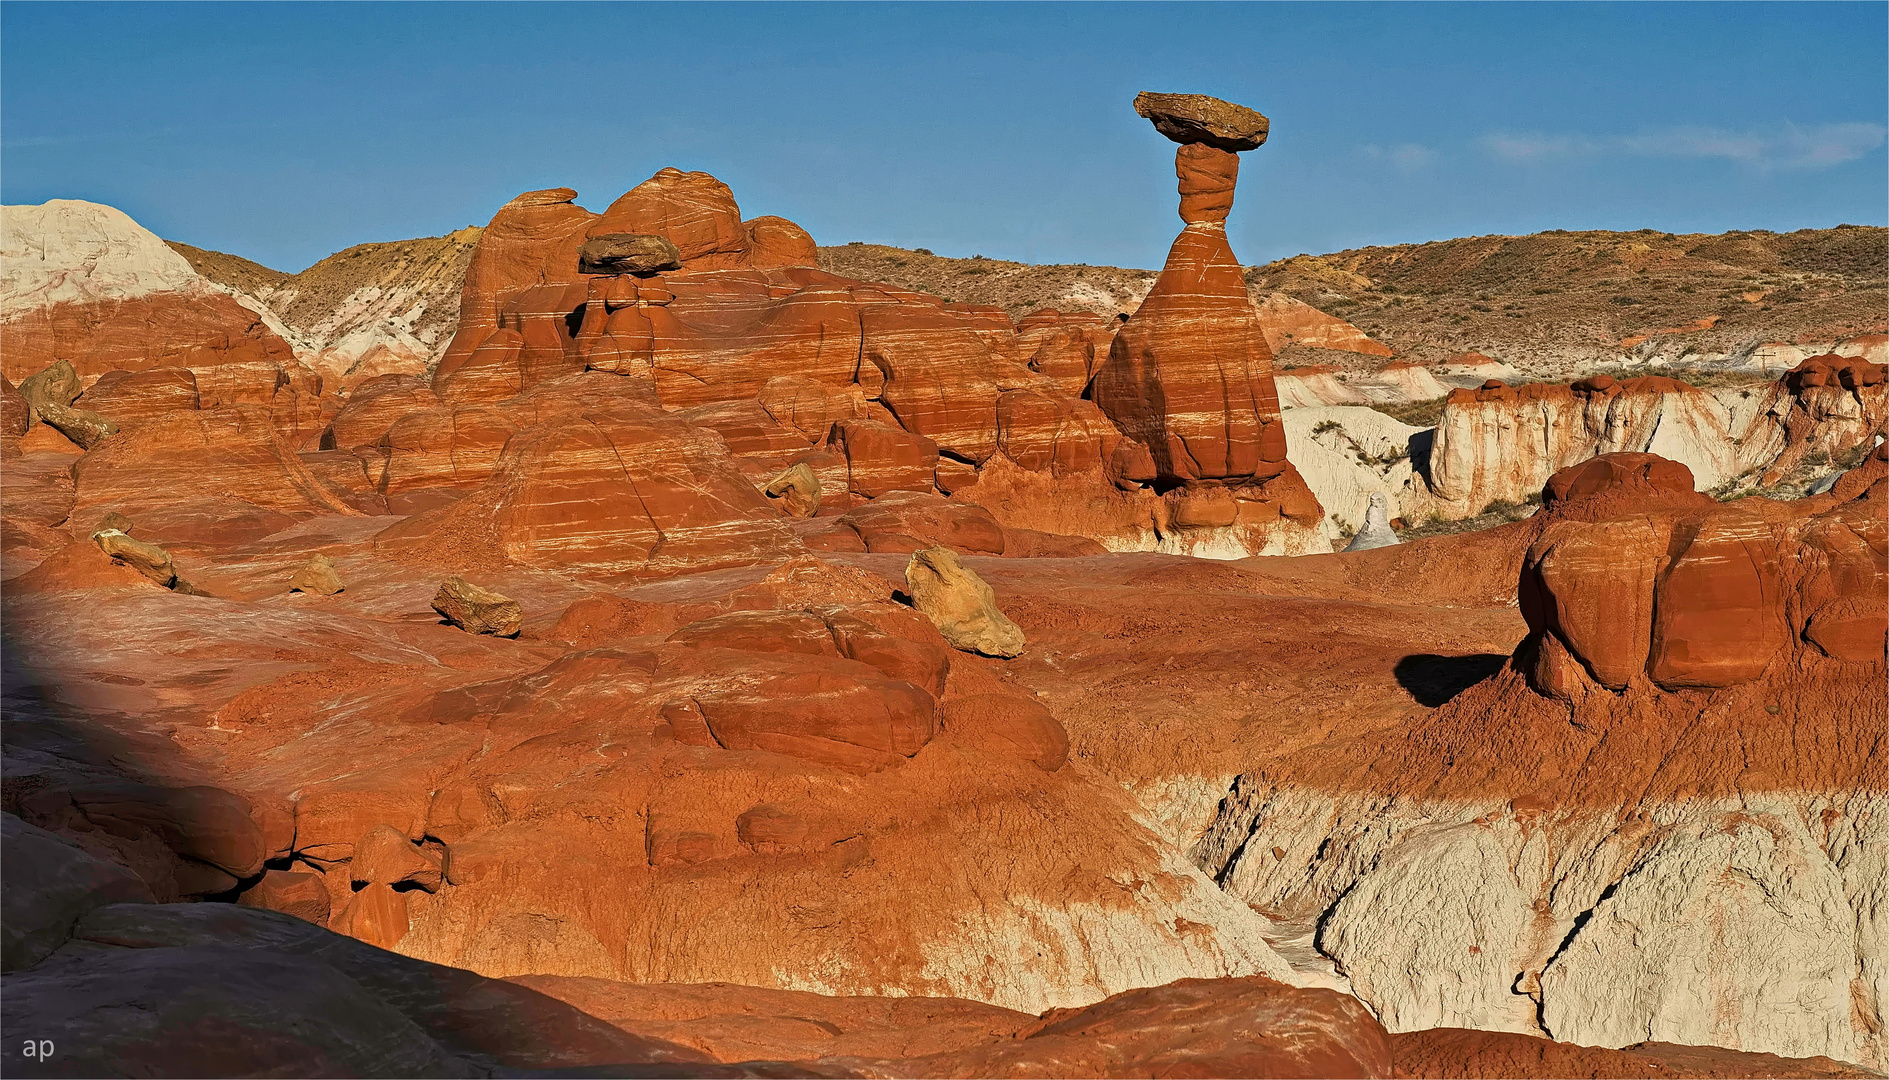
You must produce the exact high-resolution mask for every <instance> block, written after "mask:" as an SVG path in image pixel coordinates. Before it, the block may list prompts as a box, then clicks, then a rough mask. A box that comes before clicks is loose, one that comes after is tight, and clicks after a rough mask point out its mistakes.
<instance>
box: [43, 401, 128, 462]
mask: <svg viewBox="0 0 1889 1080" xmlns="http://www.w3.org/2000/svg"><path fill="white" fill-rule="evenodd" d="M38 412H39V418H40V419H41V420H44V421H46V423H47V424H49V425H51V426H52V427H53V428H54V429H55V430H56V431H58V432H59V434H61V435H64V436H65V437H66V438H68V439H71V440H72V441H73V442H74V443H77V444H78V445H79V446H80V447H81V448H83V449H86V450H90V449H91V448H93V447H94V446H97V445H98V444H99V443H101V442H103V441H105V439H106V437H107V436H111V435H116V434H118V425H117V424H114V423H112V422H111V421H110V420H107V419H106V418H105V417H103V416H100V415H99V414H98V413H95V412H90V411H88V410H85V409H74V408H71V407H69V406H65V405H59V404H55V403H53V402H47V403H46V404H45V405H43V406H40V407H39V409H38Z"/></svg>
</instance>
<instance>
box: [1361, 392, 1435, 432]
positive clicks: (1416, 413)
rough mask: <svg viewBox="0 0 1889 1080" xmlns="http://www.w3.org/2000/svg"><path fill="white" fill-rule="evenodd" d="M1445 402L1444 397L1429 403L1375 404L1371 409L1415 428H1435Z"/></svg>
mask: <svg viewBox="0 0 1889 1080" xmlns="http://www.w3.org/2000/svg"><path fill="white" fill-rule="evenodd" d="M1447 400H1449V399H1448V398H1446V397H1440V398H1431V399H1430V400H1429V401H1403V402H1396V403H1391V402H1377V403H1374V404H1372V406H1371V408H1373V409H1376V410H1377V411H1378V412H1381V413H1383V414H1384V415H1385V416H1388V417H1391V418H1392V419H1394V420H1397V421H1400V422H1402V423H1405V424H1410V425H1413V426H1415V427H1435V426H1436V423H1437V421H1438V420H1440V419H1441V418H1442V416H1443V403H1444V402H1445V401H1447Z"/></svg>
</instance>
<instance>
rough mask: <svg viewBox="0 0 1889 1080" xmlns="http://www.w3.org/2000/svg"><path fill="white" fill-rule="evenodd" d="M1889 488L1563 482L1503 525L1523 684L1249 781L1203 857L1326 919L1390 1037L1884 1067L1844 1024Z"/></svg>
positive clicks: (1668, 478) (1858, 892)
mask: <svg viewBox="0 0 1889 1080" xmlns="http://www.w3.org/2000/svg"><path fill="white" fill-rule="evenodd" d="M1886 477H1889V463H1886V462H1885V461H1884V458H1883V455H1882V453H1881V452H1880V451H1879V452H1878V453H1876V454H1874V455H1872V457H1871V458H1870V460H1868V461H1867V462H1865V463H1864V464H1863V465H1862V466H1860V467H1859V468H1857V469H1855V470H1852V471H1851V472H1850V473H1849V474H1847V475H1845V476H1844V477H1843V478H1842V480H1841V481H1840V482H1839V483H1838V484H1837V486H1836V488H1835V489H1834V490H1833V491H1832V492H1830V493H1828V494H1826V495H1820V496H1816V497H1813V498H1808V499H1803V500H1800V501H1797V502H1773V501H1771V500H1766V499H1759V498H1746V499H1741V500H1737V501H1734V502H1730V503H1726V504H1719V503H1716V502H1714V501H1712V500H1710V499H1708V498H1705V497H1703V496H1700V495H1698V494H1697V493H1695V492H1693V491H1692V490H1691V483H1690V477H1689V476H1688V475H1686V473H1685V471H1684V470H1683V469H1682V468H1680V467H1679V466H1677V465H1676V464H1675V463H1672V462H1668V461H1663V460H1661V459H1658V458H1655V457H1652V456H1650V455H1610V456H1608V457H1603V458H1600V459H1597V460H1595V461H1592V462H1587V463H1584V464H1582V465H1579V466H1576V467H1574V468H1571V469H1568V470H1564V471H1562V472H1561V473H1558V474H1557V475H1556V476H1555V477H1554V478H1553V480H1552V481H1551V482H1550V484H1549V487H1548V491H1547V493H1546V496H1545V498H1544V510H1543V512H1542V513H1540V514H1538V515H1537V516H1536V518H1534V519H1530V520H1529V521H1527V522H1520V523H1517V524H1516V525H1514V526H1510V527H1508V528H1510V529H1512V530H1515V536H1514V537H1513V539H1524V540H1528V541H1529V546H1528V549H1527V553H1526V556H1525V559H1524V562H1523V566H1522V570H1521V588H1520V592H1521V597H1520V603H1521V612H1522V614H1523V615H1524V616H1525V617H1526V620H1527V622H1528V627H1529V633H1528V634H1527V636H1526V637H1524V639H1523V640H1522V642H1521V643H1520V645H1518V646H1517V648H1516V649H1515V651H1514V653H1513V654H1512V655H1511V657H1510V658H1509V659H1508V660H1507V661H1506V662H1505V663H1502V664H1501V665H1500V666H1499V668H1498V669H1497V670H1495V672H1494V674H1492V675H1489V676H1488V677H1487V678H1485V679H1484V680H1482V681H1481V682H1480V683H1477V684H1476V685H1474V686H1471V687H1470V688H1468V689H1467V690H1464V691H1462V692H1461V693H1460V694H1459V695H1457V696H1456V697H1454V698H1453V699H1452V700H1450V701H1449V702H1448V703H1447V704H1445V705H1443V706H1442V707H1441V708H1438V709H1437V710H1436V711H1435V712H1434V713H1432V714H1430V715H1429V716H1427V717H1424V718H1422V719H1421V720H1420V721H1419V722H1417V723H1415V724H1413V725H1411V726H1408V727H1405V728H1402V729H1387V730H1385V731H1383V732H1380V733H1377V734H1372V735H1368V736H1364V737H1361V738H1358V739H1356V740H1352V741H1349V742H1347V743H1346V744H1344V745H1342V746H1336V747H1334V746H1329V745H1327V746H1321V747H1319V748H1318V751H1317V752H1316V753H1315V754H1314V753H1304V754H1300V755H1296V756H1295V757H1294V758H1292V759H1281V760H1275V761H1272V762H1269V763H1268V764H1267V765H1266V766H1265V768H1264V769H1263V770H1260V771H1255V772H1253V773H1249V774H1248V775H1246V776H1244V777H1242V778H1241V779H1240V780H1239V781H1237V782H1236V784H1235V790H1234V793H1233V795H1232V796H1230V797H1229V799H1228V800H1227V801H1226V802H1224V803H1223V804H1222V805H1221V809H1220V814H1219V819H1218V821H1217V822H1216V823H1215V825H1214V826H1213V827H1212V828H1211V829H1210V830H1209V832H1208V835H1207V836H1206V837H1204V838H1203V839H1202V840H1201V841H1200V843H1199V844H1198V845H1197V846H1196V848H1195V857H1196V858H1197V859H1198V860H1199V861H1200V863H1201V865H1203V866H1205V867H1207V868H1208V869H1209V870H1211V871H1213V872H1215V873H1216V874H1217V875H1218V877H1219V880H1221V881H1223V882H1225V883H1226V885H1227V887H1228V888H1229V889H1231V890H1232V891H1233V892H1234V893H1235V894H1236V895H1240V896H1243V897H1246V898H1248V899H1249V900H1250V901H1252V902H1254V903H1256V904H1259V905H1260V906H1261V908H1262V909H1263V910H1266V911H1269V912H1272V913H1274V914H1275V915H1276V916H1279V917H1285V918H1288V919H1299V918H1308V919H1316V920H1317V922H1318V925H1319V931H1318V940H1319V949H1320V950H1321V951H1322V952H1324V953H1325V954H1326V955H1329V956H1332V957H1333V958H1334V959H1335V960H1336V961H1337V962H1339V963H1342V964H1343V965H1344V966H1345V969H1346V971H1347V973H1348V975H1349V976H1350V978H1351V981H1352V986H1353V987H1354V989H1355V990H1356V991H1357V992H1358V993H1359V994H1360V996H1362V997H1364V998H1365V999H1366V1000H1367V1001H1369V1002H1371V1003H1372V1005H1373V1006H1374V1008H1375V1009H1376V1010H1377V1012H1378V1014H1379V1016H1380V1017H1381V1018H1382V1019H1383V1020H1384V1022H1385V1024H1386V1026H1387V1027H1389V1028H1390V1029H1391V1030H1393V1031H1410V1030H1417V1029H1422V1028H1430V1027H1439V1026H1443V1027H1448V1026H1474V1027H1478V1028H1486V1029H1494V1030H1502V1031H1514V1032H1524V1033H1531V1034H1544V1033H1545V1034H1548V1035H1551V1036H1553V1037H1555V1038H1557V1039H1565V1040H1570V1041H1575V1042H1580V1043H1586V1044H1590V1045H1598V1046H1607V1047H1625V1046H1629V1045H1631V1044H1634V1043H1639V1042H1643V1041H1645V1040H1647V1039H1649V1038H1656V1039H1659V1040H1664V1041H1671V1042H1687V1043H1713V1044H1717V1045H1720V1046H1726V1047H1732V1048H1737V1049H1742V1050H1747V1051H1762V1052H1766V1053H1775V1054H1785V1055H1794V1056H1812V1055H1819V1054H1821V1055H1827V1056H1829V1057H1833V1058H1837V1059H1839V1060H1842V1061H1857V1062H1862V1063H1864V1064H1865V1065H1869V1064H1872V1063H1874V1062H1876V1061H1879V1060H1881V1059H1882V1057H1883V1054H1884V1047H1883V1043H1882V1041H1881V1038H1880V1035H1879V1033H1878V1029H1877V1028H1875V1027H1874V1026H1873V1025H1872V1024H1871V1023H1868V1022H1864V1021H1858V1020H1856V1019H1855V1018H1856V1017H1859V1016H1863V1017H1866V1016H1873V1015H1875V1014H1876V1012H1877V1011H1878V1010H1880V1008H1881V1006H1880V1005H1878V1004H1876V1002H1877V1000H1878V998H1879V996H1880V994H1879V992H1878V991H1877V990H1875V989H1874V987H1875V986H1876V985H1877V982H1876V981H1875V980H1876V978H1877V977H1876V975H1875V972H1876V971H1878V970H1880V968H1879V967H1878V964H1877V961H1876V960H1875V959H1874V957H1873V956H1872V949H1873V946H1870V945H1868V944H1859V943H1863V942H1867V941H1872V940H1874V938H1873V936H1872V935H1873V934H1874V933H1875V931H1874V930H1873V929H1865V928H1866V927H1873V925H1874V919H1875V916H1874V915H1873V914H1872V904H1871V901H1869V900H1868V899H1867V897H1866V892H1865V891H1864V890H1866V889H1867V888H1868V886H1865V885H1864V884H1863V882H1864V881H1865V880H1866V879H1873V875H1874V874H1875V871H1874V869H1873V865H1874V864H1871V868H1870V869H1865V867H1864V865H1863V864H1862V863H1859V862H1856V861H1854V859H1853V857H1852V856H1849V855H1847V854H1845V852H1847V851H1848V850H1851V847H1850V845H1853V844H1857V843H1866V842H1868V841H1864V840H1863V839H1862V838H1863V837H1864V836H1868V835H1873V834H1874V833H1875V832H1876V831H1877V830H1878V825H1877V824H1876V822H1877V821H1878V818H1877V815H1879V814H1880V813H1881V800H1882V798H1883V795H1882V792H1883V791H1884V790H1885V788H1889V759H1886V758H1885V755H1884V746H1885V744H1884V741H1883V737H1882V726H1881V723H1880V713H1881V691H1880V687H1881V681H1882V678H1883V675H1882V672H1883V670H1884V663H1885V660H1884V652H1885V640H1886V639H1889V618H1885V616H1884V614H1883V612H1884V611H1885V610H1889V566H1886V565H1885V556H1884V551H1885V549H1889V535H1885V532H1884V528H1885V527H1884V524H1883V523H1884V521H1885V520H1889V511H1886V510H1885V503H1884V499H1885V497H1886V496H1885V493H1886V492H1889V478H1886ZM1404 546H1406V547H1418V546H1421V545H1404ZM1386 550H1387V551H1391V552H1396V551H1398V550H1399V549H1397V548H1392V549H1386ZM1373 554H1375V553H1373ZM1396 557H1398V558H1408V557H1409V556H1396ZM1820 627H1828V631H1827V633H1824V634H1823V635H1822V636H1824V637H1827V640H1828V641H1829V643H1830V644H1829V646H1827V647H1826V646H1825V645H1822V644H1820V643H1819V639H1820V630H1819V628H1820ZM1491 659H1494V658H1491ZM1361 762H1370V763H1372V764H1364V765H1359V764H1354V763H1361ZM1826 810H1828V811H1829V813H1828V814H1826V813H1825V811H1826ZM1239 845H1245V846H1244V848H1243V849H1242V850H1237V851H1236V850H1235V849H1236V847H1238V846H1239ZM1535 845H1540V846H1539V847H1536V846H1535ZM1255 848H1259V852H1258V853H1257V854H1255V853H1254V852H1255ZM1528 851H1533V852H1536V853H1537V854H1530V853H1527V852H1528ZM1511 856H1512V857H1513V860H1514V861H1511ZM1497 863H1500V864H1501V865H1502V866H1503V867H1506V868H1507V869H1503V870H1500V871H1497V870H1493V869H1487V868H1492V867H1494V866H1495V865H1496V864H1497ZM1363 867H1370V868H1371V869H1358V868H1363ZM1478 868H1484V869H1478ZM1485 869H1487V872H1486V873H1485ZM1491 875H1493V876H1491ZM1471 882H1473V884H1469V883H1471ZM1787 882H1789V883H1791V884H1786V883H1787ZM1544 898H1545V899H1544ZM1392 911H1421V912H1424V913H1425V914H1424V916H1423V917H1422V918H1420V919H1417V920H1409V919H1405V918H1399V917H1393V916H1390V915H1389V914H1388V913H1389V912H1392ZM1859 935H1860V936H1859ZM1417 969H1429V970H1447V971H1449V972H1451V976H1450V978H1451V979H1452V980H1453V982H1452V983H1451V985H1452V986H1454V987H1456V988H1457V989H1456V990H1453V991H1451V992H1448V993H1442V992H1439V984H1438V983H1437V982H1435V981H1434V980H1432V979H1429V978H1415V979H1413V978H1411V977H1410V976H1409V973H1410V972H1411V971H1413V970H1417ZM1777 994H1788V995H1789V997H1790V999H1791V1001H1792V1004H1791V1005H1789V1006H1788V1007H1784V1008H1774V1007H1773V1006H1772V1005H1771V1004H1770V1002H1773V1001H1775V1000H1777V998H1776V996H1775V995H1777ZM1853 995H1860V996H1853Z"/></svg>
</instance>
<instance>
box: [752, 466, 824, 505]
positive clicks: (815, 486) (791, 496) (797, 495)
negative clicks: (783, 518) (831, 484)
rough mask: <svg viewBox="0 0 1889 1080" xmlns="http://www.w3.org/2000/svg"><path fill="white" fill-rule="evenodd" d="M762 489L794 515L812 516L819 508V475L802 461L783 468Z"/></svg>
mask: <svg viewBox="0 0 1889 1080" xmlns="http://www.w3.org/2000/svg"><path fill="white" fill-rule="evenodd" d="M762 490H763V491H765V492H766V493H767V497H768V498H769V499H772V500H773V501H775V502H777V503H779V504H780V506H781V507H782V509H784V510H786V511H787V512H788V513H790V514H792V515H794V516H795V517H803V518H805V517H812V516H813V515H814V512H815V511H817V510H819V509H820V477H819V474H817V473H815V472H814V471H813V468H812V467H811V466H809V465H808V464H807V463H806V462H804V461H802V462H798V463H796V464H794V465H791V466H789V467H788V468H786V469H785V470H783V471H782V472H781V474H780V475H779V476H776V477H775V478H774V479H772V480H769V481H768V482H767V487H765V488H763V489H762Z"/></svg>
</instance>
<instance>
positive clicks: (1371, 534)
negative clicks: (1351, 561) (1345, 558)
mask: <svg viewBox="0 0 1889 1080" xmlns="http://www.w3.org/2000/svg"><path fill="white" fill-rule="evenodd" d="M1395 543H1397V534H1396V533H1395V532H1392V531H1391V518H1390V509H1389V504H1388V503H1387V502H1386V501H1385V499H1384V495H1383V493H1382V492H1376V491H1374V492H1372V493H1371V498H1370V503H1369V507H1368V508H1367V509H1366V510H1365V512H1364V527H1363V528H1361V529H1359V530H1358V533H1357V535H1356V536H1353V537H1352V538H1351V542H1350V543H1349V544H1346V545H1345V550H1346V551H1369V550H1371V549H1372V548H1381V547H1389V546H1391V545H1392V544H1395Z"/></svg>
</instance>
